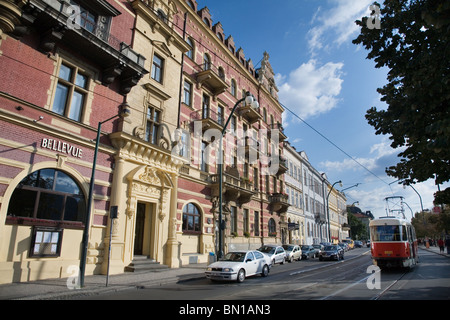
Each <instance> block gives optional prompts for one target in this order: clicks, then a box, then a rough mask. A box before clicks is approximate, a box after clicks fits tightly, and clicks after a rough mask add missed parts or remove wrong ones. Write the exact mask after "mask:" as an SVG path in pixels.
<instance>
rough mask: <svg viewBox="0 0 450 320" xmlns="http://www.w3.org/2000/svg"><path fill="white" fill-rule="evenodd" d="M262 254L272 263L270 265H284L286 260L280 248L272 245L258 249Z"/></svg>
mask: <svg viewBox="0 0 450 320" xmlns="http://www.w3.org/2000/svg"><path fill="white" fill-rule="evenodd" d="M258 251H261V252H262V253H265V254H266V255H268V256H269V258H270V260H271V261H272V265H274V264H275V263H281V264H284V261H285V259H286V252H285V251H284V249H283V247H282V246H278V245H274V244H266V245H264V246H262V247H261V248H259V249H258Z"/></svg>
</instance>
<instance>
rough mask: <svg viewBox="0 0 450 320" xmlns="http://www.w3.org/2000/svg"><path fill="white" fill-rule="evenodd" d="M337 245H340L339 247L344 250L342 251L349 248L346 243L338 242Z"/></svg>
mask: <svg viewBox="0 0 450 320" xmlns="http://www.w3.org/2000/svg"><path fill="white" fill-rule="evenodd" d="M337 245H338V246H339V247H341V249H342V250H344V251H348V250H349V246H348V244H347V243H344V242H339V243H338V244H337Z"/></svg>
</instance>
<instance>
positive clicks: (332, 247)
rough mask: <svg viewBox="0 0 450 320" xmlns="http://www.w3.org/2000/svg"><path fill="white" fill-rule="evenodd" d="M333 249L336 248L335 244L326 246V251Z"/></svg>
mask: <svg viewBox="0 0 450 320" xmlns="http://www.w3.org/2000/svg"><path fill="white" fill-rule="evenodd" d="M333 250H336V247H335V246H326V247H325V251H333Z"/></svg>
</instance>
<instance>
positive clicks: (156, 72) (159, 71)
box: [152, 54, 164, 83]
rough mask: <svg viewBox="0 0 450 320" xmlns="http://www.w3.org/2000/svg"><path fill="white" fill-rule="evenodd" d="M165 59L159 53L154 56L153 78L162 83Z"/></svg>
mask: <svg viewBox="0 0 450 320" xmlns="http://www.w3.org/2000/svg"><path fill="white" fill-rule="evenodd" d="M163 70H164V60H163V59H162V58H161V57H159V56H158V55H156V54H155V55H154V56H153V67H152V79H153V80H155V81H157V82H159V83H162V81H163Z"/></svg>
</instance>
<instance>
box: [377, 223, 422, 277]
mask: <svg viewBox="0 0 450 320" xmlns="http://www.w3.org/2000/svg"><path fill="white" fill-rule="evenodd" d="M369 227H370V248H371V250H370V251H371V254H372V259H373V263H374V264H375V265H376V266H378V267H380V268H381V269H383V268H388V267H409V268H412V267H414V266H415V265H416V264H417V263H418V262H419V256H418V248H417V238H416V232H415V230H414V227H413V225H412V224H411V223H410V222H408V221H406V220H404V219H399V218H395V217H385V218H380V219H375V220H372V221H370V224H369Z"/></svg>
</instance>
